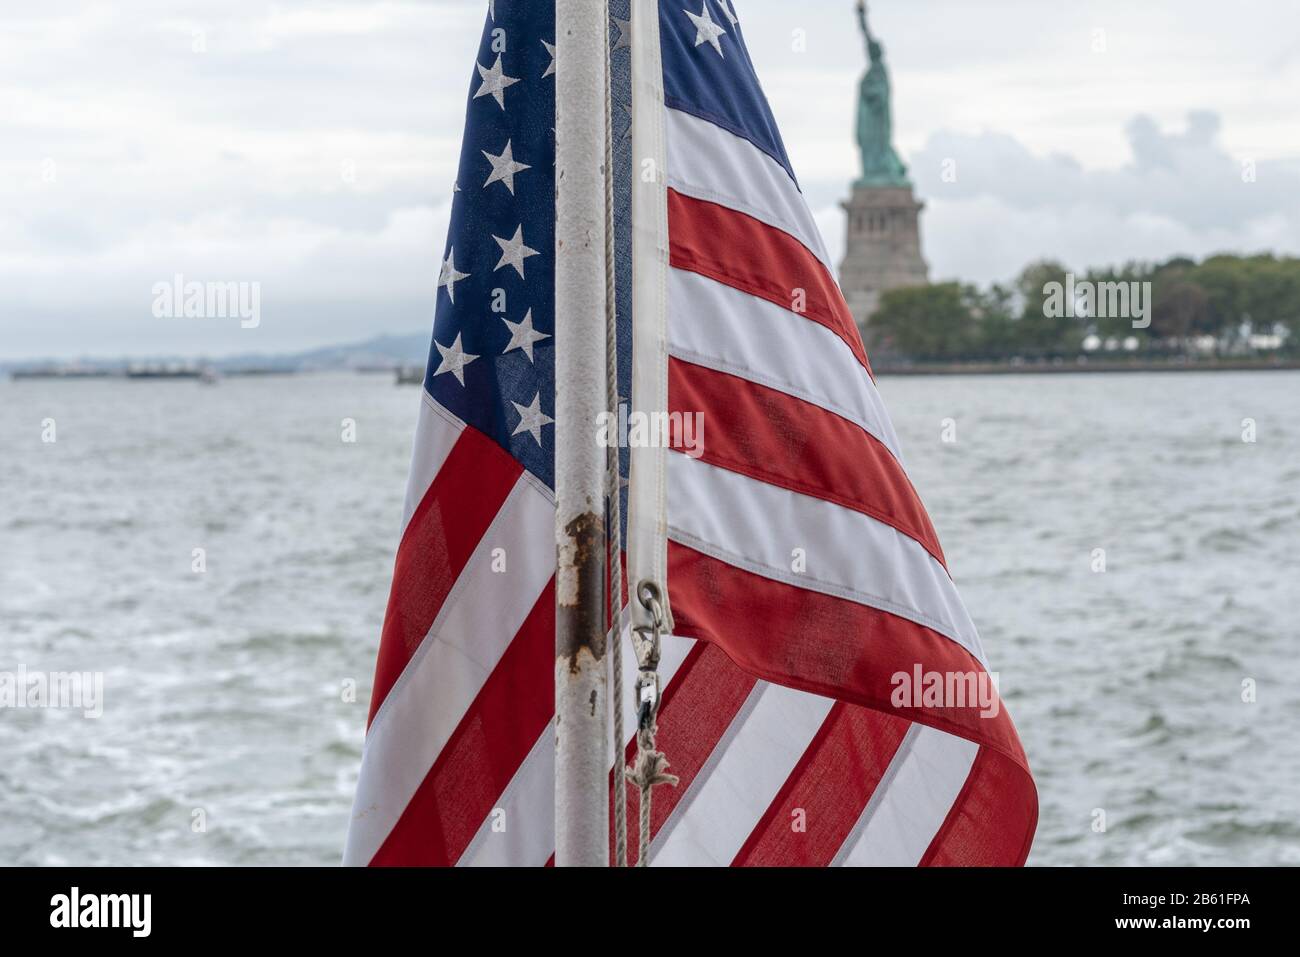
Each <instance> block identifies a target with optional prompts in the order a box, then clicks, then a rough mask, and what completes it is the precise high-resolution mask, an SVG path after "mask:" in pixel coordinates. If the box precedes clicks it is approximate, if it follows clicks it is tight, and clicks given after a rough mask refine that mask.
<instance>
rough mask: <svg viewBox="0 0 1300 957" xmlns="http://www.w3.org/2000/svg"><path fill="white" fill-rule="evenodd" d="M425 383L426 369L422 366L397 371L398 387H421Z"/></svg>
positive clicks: (404, 367)
mask: <svg viewBox="0 0 1300 957" xmlns="http://www.w3.org/2000/svg"><path fill="white" fill-rule="evenodd" d="M423 382H424V369H422V368H421V367H420V366H402V367H400V368H399V369H398V370H397V384H398V385H421V384H423Z"/></svg>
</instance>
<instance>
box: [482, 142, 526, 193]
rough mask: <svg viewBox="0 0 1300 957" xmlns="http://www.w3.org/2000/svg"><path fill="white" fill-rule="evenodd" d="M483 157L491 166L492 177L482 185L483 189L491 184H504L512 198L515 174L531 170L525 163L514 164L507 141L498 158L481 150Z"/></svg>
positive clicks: (513, 157) (512, 152)
mask: <svg viewBox="0 0 1300 957" xmlns="http://www.w3.org/2000/svg"><path fill="white" fill-rule="evenodd" d="M483 155H484V156H485V157H487V161H488V162H489V163H491V164H492V175H491V176H489V177H488V178H487V182H486V183H484V184H483V188H484V189H487V188H488V187H489V186H491V185H492V184H493V183H505V184H506V189H508V190H510V195H511V196H513V195H514V194H515V173H522V172H523V171H524V170H526V169H532V167H531V166H529V165H528V164H527V163H516V162H515V154H514V151H513V150H512V149H511V147H510V141H509V140H506V148H505V149H503V150H502V151H501V155H500V156H493V155H492V154H491V153H489V152H488V151H487V150H483Z"/></svg>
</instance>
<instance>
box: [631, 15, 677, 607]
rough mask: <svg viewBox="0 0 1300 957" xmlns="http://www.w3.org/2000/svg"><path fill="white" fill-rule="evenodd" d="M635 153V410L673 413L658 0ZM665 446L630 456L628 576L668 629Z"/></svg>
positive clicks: (645, 34) (642, 58) (649, 22)
mask: <svg viewBox="0 0 1300 957" xmlns="http://www.w3.org/2000/svg"><path fill="white" fill-rule="evenodd" d="M631 16H632V22H634V23H636V24H637V28H636V29H635V30H633V31H632V154H633V155H634V156H639V157H644V158H645V159H646V160H648V161H649V162H650V163H651V164H652V167H653V169H654V170H655V171H656V173H655V176H654V177H653V178H652V180H651V181H650V182H648V183H647V182H645V181H643V180H642V178H641V175H640V169H639V168H638V169H637V170H634V171H633V172H634V175H633V177H632V271H633V273H635V275H636V282H634V283H633V284H632V312H633V314H634V315H635V316H636V321H635V322H634V323H632V408H633V409H640V410H643V411H647V412H652V413H653V412H660V411H663V410H665V409H667V408H668V332H667V324H668V187H667V184H666V181H665V179H664V176H663V170H664V168H665V167H666V166H667V165H668V163H667V158H666V155H665V153H666V149H667V147H666V146H665V145H664V113H665V110H664V89H663V87H664V71H663V64H662V63H661V51H660V48H659V0H633V2H632V13H631ZM666 455H667V453H666V451H665V450H664V449H663V448H658V447H653V446H648V445H646V444H645V443H640V444H638V445H634V446H632V448H631V450H630V452H629V462H630V469H631V473H630V481H631V484H630V486H629V488H628V519H627V574H628V581H629V582H630V583H631V588H635V587H636V585H637V584H638V583H640V582H642V581H650V582H654V583H656V584H658V586H659V590H660V592H661V595H662V601H663V615H664V623H665V627H666V628H667V629H668V630H669V631H671V630H672V625H673V611H672V599H671V597H670V596H669V594H668V517H667V494H668V475H667V473H668V465H667V463H666V461H665V457H666ZM631 607H632V617H633V620H634V621H635V623H636V624H638V625H646V624H649V618H648V615H647V613H646V611H645V609H643V608H642V607H641V603H640V602H637V601H634V602H632V606H631Z"/></svg>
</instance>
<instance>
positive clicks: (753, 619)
mask: <svg viewBox="0 0 1300 957" xmlns="http://www.w3.org/2000/svg"><path fill="white" fill-rule="evenodd" d="M668 588H669V594H670V595H672V602H673V617H674V619H675V627H674V634H677V635H686V636H689V637H692V638H702V639H705V640H707V641H711V642H713V643H715V644H717V645H718V646H719V647H720V648H722V649H723V650H724V651H725V652H726V653H727V655H728V656H729V657H730V658H731V660H732V661H734V662H735V663H736V664H737V665H739V666H740V667H741V668H742V669H744V670H745V671H747V672H749V673H750V674H753V675H756V676H758V677H760V678H764V679H766V680H768V681H772V682H775V683H777V684H783V685H787V686H789V687H792V688H796V689H798V690H800V691H810V692H812V693H814V694H821V695H825V696H827V697H831V698H837V699H842V700H845V701H849V702H852V703H854V704H860V705H863V706H865V707H868V708H874V709H876V710H878V711H883V712H885V713H887V714H893V715H898V716H900V717H904V718H907V719H909V720H913V721H919V722H921V723H922V724H926V725H930V726H931V727H934V728H937V729H938V730H940V731H947V732H948V733H950V734H956V735H958V736H960V737H963V738H968V739H970V740H972V741H975V742H977V743H979V744H982V745H986V746H988V747H991V748H993V749H995V750H997V751H999V752H1001V753H1002V754H1004V755H1006V756H1007V757H1008V758H1009V759H1011V760H1012V761H1014V762H1015V763H1016V764H1018V765H1020V767H1021V768H1023V769H1024V771H1025V772H1026V773H1027V772H1028V769H1029V768H1028V763H1027V762H1026V760H1025V754H1024V750H1023V749H1022V748H1021V746H1020V739H1019V738H1018V737H1017V736H1016V731H1015V727H1014V726H1013V725H1012V724H1011V718H1010V716H1009V715H1008V714H1007V711H1006V708H1004V707H1001V702H1000V701H999V702H998V704H999V707H998V710H997V714H996V716H993V717H987V718H985V717H980V710H979V709H978V708H974V707H971V708H958V707H941V706H934V707H922V706H911V705H907V706H904V707H895V706H894V703H893V701H892V700H891V698H892V696H893V693H894V690H895V687H896V686H895V684H894V683H893V682H892V681H891V678H892V676H893V675H894V674H896V673H898V672H904V673H907V674H911V673H912V672H913V669H914V667H915V666H917V665H919V666H921V668H922V669H923V670H924V671H937V672H942V673H954V674H976V673H978V672H981V671H983V668H982V666H981V665H980V663H979V662H978V661H977V660H976V659H975V658H974V657H973V656H972V655H971V654H970V652H968V651H967V650H966V649H965V648H963V647H961V645H959V644H957V643H956V642H955V641H952V640H951V639H949V638H946V637H944V636H943V635H941V634H939V633H938V632H936V631H932V630H931V629H929V628H926V627H925V626H923V625H918V624H916V623H915V622H913V621H909V620H908V619H906V618H900V617H899V616H897V615H892V614H890V613H889V612H885V611H881V610H880V609H877V608H872V607H869V606H867V605H861V604H858V603H857V602H853V601H849V600H847V599H844V598H836V597H833V596H831V595H824V594H822V593H820V592H815V591H811V590H808V589H804V588H796V587H795V586H793V585H787V584H785V583H784V582H778V581H773V580H772V579H769V578H764V577H762V576H760V575H755V574H752V573H750V572H747V571H744V570H742V569H739V568H736V567H734V566H732V565H728V564H726V563H725V562H721V561H718V560H717V559H715V558H712V557H710V556H707V555H704V554H703V553H701V552H698V551H695V550H694V549H692V548H689V547H687V546H685V545H682V544H680V543H678V542H674V541H670V542H669V543H668Z"/></svg>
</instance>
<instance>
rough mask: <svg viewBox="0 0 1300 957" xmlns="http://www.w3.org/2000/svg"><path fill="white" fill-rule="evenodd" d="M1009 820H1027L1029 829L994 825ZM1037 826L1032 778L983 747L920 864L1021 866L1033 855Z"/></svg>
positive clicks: (933, 865) (930, 865)
mask: <svg viewBox="0 0 1300 957" xmlns="http://www.w3.org/2000/svg"><path fill="white" fill-rule="evenodd" d="M1006 816H1011V817H1012V818H1013V819H1015V820H1024V821H1028V822H1029V825H1028V829H1027V830H1026V829H1021V828H1002V827H998V826H996V824H994V823H991V822H996V821H998V820H1000V819H1002V818H1004V817H1006ZM1037 824H1038V794H1037V792H1036V791H1035V790H1034V782H1033V780H1032V779H1031V778H1030V777H1029V776H1028V775H1027V774H1022V773H1020V769H1019V768H1017V767H1016V766H1015V765H1014V764H1012V763H1011V762H1009V761H1006V760H1004V759H1003V758H1002V756H1001V755H999V754H997V753H996V752H994V751H992V750H990V749H989V748H980V751H979V754H977V755H976V756H975V763H974V764H972V765H971V769H970V774H969V775H968V776H967V778H966V784H965V786H964V787H963V788H962V791H961V793H960V794H959V795H958V796H957V800H956V801H954V802H953V805H952V808H951V809H950V810H949V811H948V816H947V817H946V818H945V819H944V822H943V826H942V827H940V828H939V830H938V832H937V833H936V834H935V835H934V840H932V841H931V842H930V846H929V848H927V849H926V852H925V854H924V855H923V856H922V857H921V862H920V863H921V866H922V867H1000V866H1005V865H1008V864H1011V865H1014V866H1017V867H1018V866H1020V865H1021V864H1023V863H1024V862H1025V859H1026V858H1027V857H1029V846H1030V844H1031V843H1032V842H1033V838H1034V829H1035V828H1036V826H1037Z"/></svg>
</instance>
